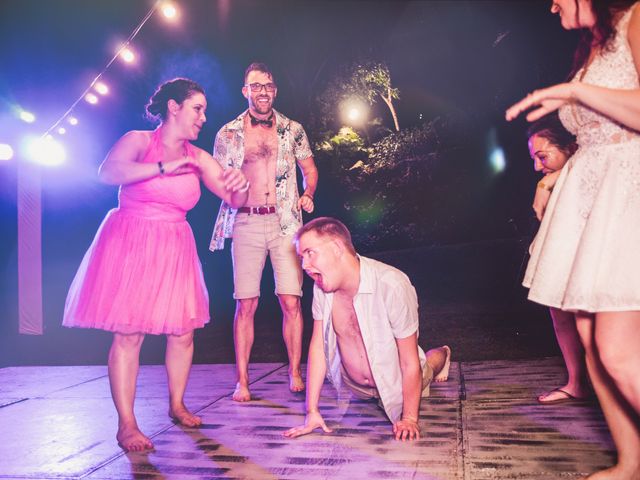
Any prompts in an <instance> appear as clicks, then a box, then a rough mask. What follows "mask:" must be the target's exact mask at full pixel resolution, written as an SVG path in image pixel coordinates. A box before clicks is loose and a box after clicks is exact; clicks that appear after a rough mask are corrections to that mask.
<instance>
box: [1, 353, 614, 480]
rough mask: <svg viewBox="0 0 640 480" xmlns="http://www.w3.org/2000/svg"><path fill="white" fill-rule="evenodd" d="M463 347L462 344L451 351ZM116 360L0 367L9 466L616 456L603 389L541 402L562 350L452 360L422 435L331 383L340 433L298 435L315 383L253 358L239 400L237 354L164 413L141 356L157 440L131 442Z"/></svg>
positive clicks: (148, 429)
mask: <svg viewBox="0 0 640 480" xmlns="http://www.w3.org/2000/svg"><path fill="white" fill-rule="evenodd" d="M454 355H455V352H454ZM106 375H107V372H106V367H95V366H94V367H8V368H3V369H0V478H28V479H41V480H44V479H53V478H87V479H118V480H126V479H218V478H221V479H222V478H225V479H226V478H234V479H236V478H237V479H240V478H242V479H280V478H283V479H303V480H313V479H349V480H356V479H403V478H411V479H506V478H520V479H557V478H580V477H581V476H583V475H584V474H586V473H589V472H592V471H594V470H597V469H601V468H604V467H606V466H608V465H611V464H612V462H613V461H614V454H613V447H612V443H611V439H610V437H609V434H608V432H607V428H606V425H605V423H604V420H603V418H602V415H601V413H600V411H599V409H598V406H597V404H596V403H595V402H576V403H570V404H561V405H556V406H542V405H538V404H537V403H536V402H535V395H536V394H538V393H540V392H542V391H544V390H545V389H547V388H549V387H553V386H557V385H559V384H560V382H561V380H562V377H563V370H562V366H561V363H560V360H559V359H555V358H553V359H541V360H526V361H501V362H495V361H494V362H477V363H475V362H471V363H454V364H453V365H452V371H451V376H450V378H449V381H448V382H447V383H443V384H436V385H434V386H433V387H432V390H431V391H432V396H431V397H430V398H429V399H428V400H426V401H423V402H422V407H421V412H420V413H421V417H420V423H421V427H422V430H423V435H424V436H423V438H422V439H421V440H420V441H417V442H397V441H395V440H393V439H392V438H391V436H390V431H391V429H390V424H389V423H388V421H387V419H386V418H385V417H384V414H383V413H382V411H381V410H379V408H378V407H377V406H376V404H375V403H371V402H365V401H360V400H355V399H353V398H351V397H350V396H349V395H348V394H343V395H341V397H340V398H339V399H337V398H336V392H335V390H334V389H333V388H332V387H331V386H330V385H328V384H325V386H324V389H323V391H322V402H321V410H322V412H323V415H324V417H325V420H327V423H328V424H329V426H331V427H332V428H334V432H333V433H332V434H323V433H320V432H318V433H314V434H311V435H307V436H304V437H301V438H298V439H293V440H291V439H287V438H285V437H283V435H282V432H283V431H284V430H285V429H287V428H288V427H291V426H294V425H297V424H300V423H301V422H302V421H303V419H304V416H303V409H304V397H303V395H299V394H292V393H289V391H288V389H287V368H286V365H282V364H273V363H272V364H254V365H252V368H251V377H252V382H253V383H252V393H253V394H254V396H255V397H256V399H255V400H254V401H252V402H250V403H248V404H237V403H235V402H233V401H232V400H231V397H230V393H231V390H232V388H233V385H234V376H233V375H234V369H233V365H195V366H194V367H193V370H192V374H191V379H190V383H189V388H188V391H187V399H186V400H187V405H188V406H189V407H190V408H191V409H192V410H194V411H197V412H199V414H200V415H202V417H203V420H204V425H203V426H202V427H201V428H199V429H188V428H181V427H178V426H175V425H173V424H172V423H171V422H170V420H169V418H168V417H167V398H166V390H167V387H166V380H165V373H164V368H163V367H162V366H143V367H142V368H141V371H140V378H139V382H138V397H137V402H136V413H137V416H138V423H139V425H140V427H141V429H142V430H143V431H144V432H145V433H147V434H148V435H150V436H151V437H152V439H153V441H154V443H155V445H156V449H155V451H153V452H149V453H145V454H124V453H123V452H122V451H121V450H120V449H119V448H118V446H117V445H116V442H115V440H114V436H115V430H116V416H115V410H114V408H113V405H112V402H111V397H110V395H109V384H108V379H107V376H106Z"/></svg>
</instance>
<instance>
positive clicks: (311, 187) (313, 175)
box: [302, 165, 318, 198]
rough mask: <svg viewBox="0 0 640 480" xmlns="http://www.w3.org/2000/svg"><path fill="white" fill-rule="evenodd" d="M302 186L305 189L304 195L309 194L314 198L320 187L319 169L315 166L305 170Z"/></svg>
mask: <svg viewBox="0 0 640 480" xmlns="http://www.w3.org/2000/svg"><path fill="white" fill-rule="evenodd" d="M302 186H303V187H304V192H303V195H304V194H307V195H309V196H310V197H311V198H313V197H314V195H315V193H316V188H317V187H318V169H317V168H316V166H315V165H313V166H310V167H308V168H306V169H303V171H302Z"/></svg>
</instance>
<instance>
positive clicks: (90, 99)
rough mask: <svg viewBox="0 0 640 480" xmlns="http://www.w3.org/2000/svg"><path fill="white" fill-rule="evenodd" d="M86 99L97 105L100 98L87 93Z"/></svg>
mask: <svg viewBox="0 0 640 480" xmlns="http://www.w3.org/2000/svg"><path fill="white" fill-rule="evenodd" d="M84 99H85V100H86V101H87V102H88V103H90V104H91V105H95V104H96V103H98V97H97V95H96V94H95V93H87V94H86V95H85V96H84Z"/></svg>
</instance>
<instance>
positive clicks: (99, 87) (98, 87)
mask: <svg viewBox="0 0 640 480" xmlns="http://www.w3.org/2000/svg"><path fill="white" fill-rule="evenodd" d="M93 88H94V89H95V91H96V92H98V93H99V94H100V95H106V94H107V93H109V87H107V85H106V84H105V83H103V82H96V84H95V85H94V86H93Z"/></svg>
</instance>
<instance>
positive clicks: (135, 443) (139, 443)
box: [116, 423, 153, 452]
mask: <svg viewBox="0 0 640 480" xmlns="http://www.w3.org/2000/svg"><path fill="white" fill-rule="evenodd" d="M116 440H117V441H118V445H119V446H120V448H122V449H123V450H124V451H125V452H142V451H144V450H152V449H153V442H152V441H151V440H150V439H149V437H147V436H146V435H145V434H143V433H142V432H141V431H140V429H139V428H138V425H136V424H135V423H134V424H132V425H131V424H129V425H121V426H120V427H118V433H117V434H116Z"/></svg>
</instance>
